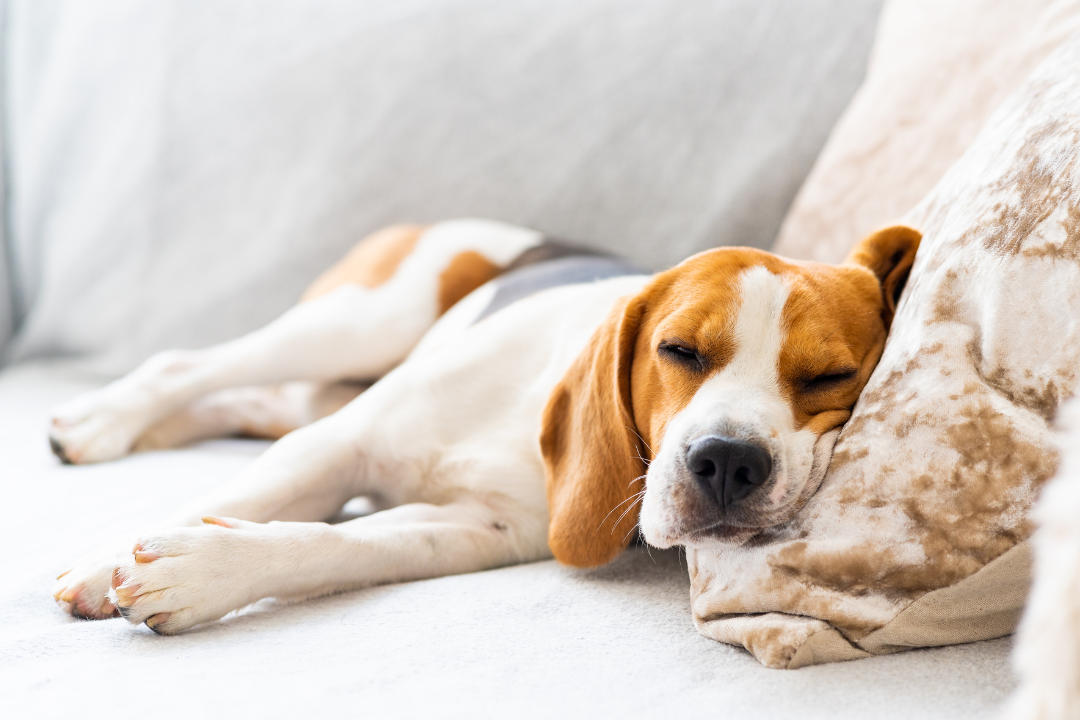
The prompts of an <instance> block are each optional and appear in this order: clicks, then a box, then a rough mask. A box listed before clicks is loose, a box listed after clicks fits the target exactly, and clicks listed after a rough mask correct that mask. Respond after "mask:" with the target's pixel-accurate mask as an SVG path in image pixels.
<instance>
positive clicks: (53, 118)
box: [7, 0, 880, 374]
mask: <svg viewBox="0 0 1080 720" xmlns="http://www.w3.org/2000/svg"><path fill="white" fill-rule="evenodd" d="M879 5H880V0H809V1H806V2H798V3H792V2H789V1H788V0H711V1H705V0H693V1H691V0H685V1H681V2H669V1H668V0H514V1H513V2H507V0H398V1H397V2H393V3H388V2H374V1H369V2H357V1H356V0H302V1H301V0H258V1H255V0H127V1H126V2H118V1H111V0H98V1H96V2H94V3H86V2H82V1H80V0H54V1H53V2H48V3H43V2H40V0H12V1H11V7H10V8H9V11H10V15H9V19H10V25H11V26H10V29H9V38H10V47H9V49H8V53H7V60H8V63H9V68H8V77H9V87H8V98H7V101H8V102H7V112H8V116H7V120H8V137H9V138H10V139H11V162H10V170H11V172H10V175H11V179H12V192H11V206H10V208H9V212H10V221H11V222H10V224H11V227H12V228H13V231H14V235H13V238H12V240H13V243H14V248H15V255H16V260H17V265H16V270H17V274H18V276H19V277H20V287H21V288H22V292H23V294H24V295H25V298H24V300H25V302H26V304H27V307H28V315H27V317H26V319H25V324H24V326H23V327H22V329H21V332H20V334H19V336H18V337H17V339H16V342H15V347H14V351H13V357H14V359H16V360H23V359H27V358H32V357H37V356H43V355H56V354H67V355H77V356H80V357H83V358H85V359H86V360H87V361H88V362H89V363H91V364H92V366H93V367H95V368H96V369H98V370H101V371H103V372H106V373H110V374H111V373H117V372H121V371H124V370H127V369H129V368H130V367H131V366H132V365H133V364H134V363H136V362H138V361H140V360H141V359H143V358H144V357H145V356H147V355H148V354H150V353H151V352H153V351H155V350H158V349H161V348H164V347H167V346H189V347H198V346H204V345H207V344H210V343H215V342H220V341H222V340H225V339H227V338H231V337H234V336H236V335H238V334H239V333H242V332H244V331H247V330H250V329H253V328H254V327H257V326H259V325H261V324H263V323H265V322H267V321H268V320H270V319H271V318H273V317H275V316H276V315H278V314H280V313H281V312H282V311H283V310H284V309H285V308H286V307H288V306H289V305H290V304H291V303H293V302H294V301H295V299H296V298H297V296H298V295H299V294H300V292H301V291H302V289H303V288H304V287H305V285H306V284H307V283H308V282H310V281H311V280H312V279H313V278H314V277H315V276H316V275H317V274H318V273H319V272H320V271H321V270H323V269H324V268H325V267H327V266H328V265H330V264H331V263H332V262H333V261H335V260H336V259H337V258H339V257H340V256H341V255H342V254H343V253H344V252H345V251H346V250H347V249H348V248H349V247H350V246H351V245H352V244H353V243H355V242H356V241H357V240H358V239H359V238H360V237H362V236H363V235H364V234H366V233H368V232H370V231H372V230H375V229H377V228H378V227H380V226H383V225H386V224H389V223H393V222H402V221H409V222H429V221H434V220H439V219H445V218H452V217H461V216H483V217H490V218H495V219H500V220H504V221H509V222H513V223H517V224H521V225H525V226H529V227H533V228H535V229H538V230H541V231H543V232H545V233H548V234H551V235H554V236H558V237H562V238H564V239H569V240H575V241H579V242H584V243H586V244H590V245H593V246H596V247H601V248H608V249H613V250H616V251H618V252H620V253H622V254H624V255H626V256H627V257H629V258H630V259H632V260H635V261H637V262H639V263H642V264H644V265H645V266H647V267H662V266H666V265H670V264H673V263H675V262H677V261H679V260H681V259H682V258H684V257H686V256H687V255H689V254H691V253H693V252H696V251H698V250H701V249H703V248H707V247H710V246H715V245H719V244H742V245H753V246H757V247H767V246H768V245H770V244H771V242H772V240H773V238H774V236H775V234H776V231H777V228H778V227H779V224H780V221H781V219H782V217H783V214H784V212H785V210H786V208H787V206H788V204H789V202H790V200H791V198H792V196H793V194H794V193H795V191H796V189H797V188H798V186H799V184H800V183H801V181H802V179H803V177H804V176H805V174H806V173H807V172H808V170H809V167H810V165H811V163H812V162H813V160H814V158H815V156H816V154H817V152H818V149H819V148H820V146H821V145H822V143H823V142H824V139H825V137H826V135H827V133H828V131H829V129H830V128H831V126H832V124H833V122H834V121H835V119H836V117H837V116H838V115H839V113H840V112H841V111H842V110H843V108H844V106H845V105H846V103H847V101H848V99H849V98H850V96H851V95H852V93H853V92H854V91H855V88H856V87H857V86H858V84H859V82H860V80H861V79H862V76H863V72H864V66H865V62H866V56H867V53H868V51H869V47H870V44H871V40H872V36H873V28H874V24H875V20H876V16H877V12H878V9H879Z"/></svg>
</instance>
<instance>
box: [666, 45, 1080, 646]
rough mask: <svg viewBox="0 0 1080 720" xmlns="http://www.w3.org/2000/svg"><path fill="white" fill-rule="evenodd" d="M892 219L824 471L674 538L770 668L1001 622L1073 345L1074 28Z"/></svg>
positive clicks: (734, 636) (1077, 68) (700, 591)
mask: <svg viewBox="0 0 1080 720" xmlns="http://www.w3.org/2000/svg"><path fill="white" fill-rule="evenodd" d="M904 220H905V221H906V222H907V223H909V224H911V225H913V226H914V227H917V228H920V229H921V230H922V231H923V232H924V237H923V244H922V246H921V248H920V250H919V255H918V257H917V259H916V263H915V266H914V267H913V269H912V274H911V279H910V280H909V282H908V286H907V288H906V289H905V291H904V296H903V298H902V299H901V304H900V306H899V308H898V312H897V315H896V319H895V321H894V324H893V328H892V331H891V333H890V336H889V340H888V343H887V345H886V348H885V351H884V354H883V355H882V359H881V362H880V364H879V365H878V367H877V369H876V370H875V371H874V374H873V375H872V376H871V378H870V381H869V383H868V384H867V386H866V389H865V391H864V392H863V394H862V397H861V398H860V399H859V402H858V404H857V405H856V407H855V410H854V413H853V415H852V418H851V420H850V422H848V424H847V425H846V426H845V427H844V429H843V431H842V433H841V434H840V438H839V440H838V442H837V445H836V450H835V453H834V455H833V459H832V463H831V465H830V468H829V471H828V473H827V475H826V477H825V480H824V482H823V483H822V486H821V489H820V490H819V491H818V493H817V494H816V495H815V496H814V497H813V498H812V499H811V500H810V501H809V502H808V503H807V505H806V506H805V507H804V508H803V510H802V511H801V512H800V514H799V515H798V516H797V518H796V519H795V520H794V521H792V522H791V523H789V524H787V525H785V526H781V527H778V528H774V529H771V530H769V531H766V532H763V533H761V534H759V536H757V537H756V538H754V539H753V540H752V541H751V542H750V543H747V544H746V545H744V546H741V547H738V548H730V549H727V550H725V551H723V552H715V551H705V550H696V551H695V550H690V551H688V553H687V557H688V560H689V565H690V573H691V579H692V590H691V593H692V603H693V612H694V617H695V620H696V622H697V623H698V627H699V628H700V630H701V631H702V632H703V633H704V634H706V635H708V636H710V637H713V638H716V639H718V640H722V641H725V642H731V643H738V644H742V645H744V646H745V647H746V648H747V649H748V650H750V651H751V652H752V653H753V654H754V655H755V656H756V657H757V658H758V659H759V660H761V661H762V662H763V663H765V664H767V665H770V666H773V667H798V666H800V665H805V664H810V663H815V662H823V661H829V660H842V659H849V658H853V657H861V656H864V655H866V654H868V653H873V654H876V653H888V652H894V651H896V650H900V649H904V648H907V647H918V646H925V645H940V644H950V643H957V642H963V641H969V640H978V639H984V638H988V637H995V636H1000V635H1003V634H1006V633H1008V632H1010V631H1011V630H1012V629H1013V627H1014V625H1015V622H1016V618H1017V616H1018V614H1019V609H1020V606H1021V605H1022V602H1023V598H1024V595H1025V591H1026V586H1027V582H1028V581H1027V577H1028V576H1027V573H1028V567H1029V564H1030V563H1029V556H1028V551H1027V549H1026V547H1025V545H1024V541H1025V540H1026V538H1027V537H1028V535H1029V532H1030V528H1029V526H1028V523H1027V521H1026V519H1025V518H1026V514H1027V511H1028V509H1029V508H1030V506H1031V504H1032V502H1033V500H1034V499H1035V496H1036V493H1037V491H1038V488H1039V486H1040V484H1041V483H1042V482H1043V481H1044V480H1045V479H1046V478H1048V477H1049V476H1050V475H1051V474H1052V473H1053V472H1054V470H1055V466H1056V462H1057V458H1056V453H1055V451H1054V449H1053V437H1052V433H1051V429H1050V426H1049V420H1050V418H1051V417H1052V416H1053V414H1054V411H1055V409H1056V407H1057V405H1058V403H1059V401H1060V399H1062V398H1064V397H1067V396H1068V395H1070V394H1071V393H1073V391H1074V389H1075V386H1076V377H1075V374H1074V369H1075V367H1076V363H1077V359H1078V358H1080V36H1078V37H1075V38H1074V39H1071V40H1069V41H1068V42H1067V43H1066V45H1065V46H1064V47H1062V48H1061V49H1060V50H1059V51H1057V52H1055V54H1054V55H1052V56H1051V57H1050V58H1049V59H1048V60H1047V61H1045V62H1044V63H1043V64H1042V65H1041V66H1040V68H1039V69H1038V70H1037V71H1036V72H1035V73H1034V74H1033V75H1032V77H1031V78H1030V79H1029V80H1028V81H1027V82H1026V83H1025V84H1024V86H1023V87H1022V89H1021V90H1020V91H1019V92H1018V93H1017V94H1015V95H1014V96H1012V97H1011V98H1010V99H1009V100H1008V101H1007V102H1006V103H1005V105H1004V106H1003V107H1002V108H1001V109H1000V110H998V111H997V112H996V113H995V114H994V115H993V117H992V118H991V120H990V122H989V123H988V125H987V127H986V128H985V129H984V130H983V132H982V133H980V134H979V136H978V138H977V139H976V140H975V142H974V143H973V144H972V146H971V147H970V148H969V149H968V151H967V152H966V153H965V154H964V156H963V157H962V158H961V159H960V160H959V161H958V162H957V163H956V164H955V165H954V166H953V167H952V168H951V169H950V170H949V171H948V173H947V174H946V175H945V177H944V178H943V179H942V180H941V182H939V183H938V185H937V186H936V187H935V188H934V190H933V191H932V192H931V193H930V194H929V195H928V196H927V197H926V198H925V199H924V200H923V201H922V202H921V203H919V205H918V206H917V207H916V208H915V209H913V210H912V212H910V213H909V214H908V215H907V216H906V217H905V218H904Z"/></svg>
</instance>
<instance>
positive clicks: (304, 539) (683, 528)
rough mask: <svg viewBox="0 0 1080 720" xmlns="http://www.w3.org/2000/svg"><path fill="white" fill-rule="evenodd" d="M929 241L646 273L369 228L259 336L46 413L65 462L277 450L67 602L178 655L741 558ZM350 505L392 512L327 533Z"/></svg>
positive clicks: (158, 364) (69, 581) (534, 248)
mask: <svg viewBox="0 0 1080 720" xmlns="http://www.w3.org/2000/svg"><path fill="white" fill-rule="evenodd" d="M919 240H920V234H919V233H918V232H916V231H914V230H912V229H910V228H906V227H899V226H898V227H891V228H888V229H885V230H881V231H879V232H876V233H874V234H873V235H871V236H870V237H868V238H867V239H865V240H864V241H863V242H862V243H861V244H859V246H858V247H856V249H855V250H854V251H853V252H852V254H851V256H850V257H849V259H848V261H847V262H846V263H844V264H843V265H839V266H828V265H820V264H814V263H804V262H793V261H789V260H784V259H782V258H779V257H776V256H774V255H771V254H769V253H766V252H762V251H759V250H753V249H747V248H721V249H717V250H709V251H706V252H703V253H700V254H698V255H695V256H693V257H691V258H690V259H689V260H686V261H685V262H683V263H682V264H680V265H678V266H676V267H675V268H673V269H671V270H667V271H665V272H661V273H659V274H656V275H653V276H648V275H645V274H642V273H641V272H640V271H638V270H636V269H634V268H633V267H631V266H629V265H628V264H626V263H624V262H621V261H619V260H617V259H614V258H611V257H606V256H600V255H597V254H595V253H588V252H586V251H580V250H575V249H573V248H570V247H568V246H564V245H561V244H557V243H552V242H549V241H546V240H545V239H544V238H543V237H542V236H541V235H540V234H539V233H536V232H532V231H529V230H524V229H520V228H516V227H511V226H508V225H504V224H501V223H496V222H490V221H481V220H459V221H452V222H444V223H439V224H435V225H431V226H427V227H413V226H401V227H393V228H389V229H387V230H383V231H381V232H379V233H376V234H375V235H373V236H371V237H370V238H368V239H366V240H365V241H363V242H362V243H360V245H358V246H357V247H356V248H355V249H354V250H353V251H352V252H351V253H350V254H349V255H348V256H347V257H346V258H345V259H344V260H342V261H341V263H339V264H338V265H336V266H335V267H333V268H331V269H330V270H329V271H328V272H327V273H326V274H324V275H323V276H322V277H320V278H319V279H318V280H317V281H316V282H315V284H314V285H313V286H312V287H311V288H310V289H309V290H308V291H307V293H306V294H305V295H304V297H303V301H302V302H301V303H300V304H299V305H297V306H296V307H294V308H293V309H291V310H289V311H288V312H287V313H285V314H284V315H283V316H282V317H281V318H279V319H278V320H276V321H274V322H272V323H271V324H270V325H268V326H266V327H265V328H263V329H261V330H258V331H256V332H254V333H251V334H250V335H247V336H245V337H242V338H240V339H238V340H234V341H232V342H228V343H225V344H223V345H220V346H217V347H212V348H208V349H205V350H197V351H172V352H166V353H162V354H160V355H157V356H154V357H153V358H151V359H150V360H148V361H147V362H146V363H144V364H143V365H142V366H141V367H139V368H138V369H137V370H135V371H134V372H132V373H131V374H130V375H128V376H127V377H124V378H122V379H120V380H118V381H116V382H114V383H112V384H111V385H108V386H106V387H105V388H103V389H101V390H98V391H95V392H91V393H88V394H86V395H84V396H81V397H78V398H76V399H75V400H74V401H72V402H70V403H69V404H67V405H65V406H64V407H62V408H60V409H59V410H58V411H57V412H56V413H55V416H54V419H53V421H52V428H51V435H50V440H51V443H52V447H53V449H54V451H55V452H56V454H57V455H58V456H59V457H60V458H61V459H62V460H64V461H65V462H71V463H90V462H99V461H103V460H111V459H114V458H118V457H121V456H122V455H124V454H126V453H128V452H130V451H132V450H139V449H147V448H160V447H172V446H176V445H180V444H183V443H187V442H191V441H193V440H196V439H200V438H205V437H210V436H220V435H230V434H244V435H250V436H258V437H270V438H281V439H280V441H279V442H277V443H275V444H274V445H273V446H272V447H270V449H269V450H267V451H266V452H265V453H264V454H263V455H262V456H261V457H259V458H258V459H257V460H256V461H255V462H253V463H252V464H251V465H250V466H249V467H248V469H247V470H246V471H244V472H243V473H242V474H241V475H240V476H239V477H237V478H236V479H234V480H232V481H231V482H229V483H228V484H226V485H224V486H223V487H221V488H219V489H218V490H217V491H216V492H213V493H211V494H210V495H209V496H208V497H205V498H203V499H201V500H199V501H197V502H194V503H191V504H190V505H188V506H187V507H184V508H182V509H180V510H179V511H178V512H177V513H176V514H174V515H173V516H172V517H171V518H170V519H169V520H168V521H167V522H165V523H163V524H162V525H160V526H158V527H155V528H150V529H148V530H146V531H145V532H144V533H142V534H141V535H139V536H138V537H121V538H117V539H116V540H115V542H113V543H111V544H109V545H108V546H107V547H104V548H102V549H101V550H100V551H99V552H97V553H93V554H91V555H89V556H87V557H85V558H83V559H82V560H80V561H78V562H77V563H75V564H74V565H73V566H72V568H71V569H69V570H68V571H67V572H65V573H63V574H62V575H61V576H60V578H59V579H58V581H57V585H56V588H55V598H56V600H57V601H58V602H59V604H60V606H61V607H62V608H63V609H64V610H65V611H67V612H70V613H71V614H73V615H76V616H78V617H86V618H103V617H109V616H112V615H115V614H117V613H119V614H120V615H123V616H124V617H126V618H127V619H128V620H130V621H131V622H133V623H142V622H145V623H146V624H147V625H148V626H149V627H151V628H153V629H154V631H155V632H158V633H163V634H173V633H178V632H181V631H183V630H186V629H187V628H190V627H191V626H193V625H196V624H198V623H202V622H207V621H210V620H215V619H217V618H220V617H222V616H223V615H225V614H226V613H228V612H229V611H231V610H234V609H237V608H240V607H243V606H245V605H247V604H249V603H251V602H254V601H255V600H258V599H260V598H264V597H269V596H273V597H278V598H288V599H300V598H308V597H313V596H318V595H324V594H327V593H332V592H336V591H340V590H345V589H349V588H358V587H363V586H367V585H374V584H378V583H388V582H397V581H404V580H415V579H419V578H429V577H435V576H439V575H447V574H452V573H465V572H473V571H477V570H484V569H487V568H494V567H498V566H501V565H507V564H510V563H521V562H529V561H533V560H540V559H543V558H547V557H550V556H551V555H554V556H555V557H556V558H557V559H559V560H560V561H562V562H564V563H567V564H570V565H575V566H580V567H586V566H595V565H600V564H602V563H605V562H607V561H609V560H611V559H612V558H614V557H615V556H616V555H617V554H618V553H619V552H620V551H621V550H623V549H624V548H625V547H626V545H627V544H628V543H629V541H630V539H631V536H632V535H633V534H634V531H635V529H636V528H640V532H641V534H642V536H643V537H644V539H645V541H646V542H648V543H649V544H651V545H654V546H656V547H661V548H664V547H670V546H672V545H690V546H695V547H717V548H719V547H725V546H731V545H733V544H739V543H742V542H745V541H746V540H748V539H749V538H750V537H751V536H753V535H754V534H755V533H756V532H758V531H759V530H760V529H761V528H765V527H769V526H772V525H776V524H778V523H783V522H784V521H786V520H787V519H789V518H790V517H792V515H793V514H794V513H796V512H797V511H798V509H799V508H800V507H801V506H802V505H803V504H804V503H805V502H806V500H807V499H808V498H809V497H810V496H811V495H812V494H813V493H814V492H815V490H816V489H817V487H818V484H819V483H820V482H821V479H822V476H823V475H824V472H825V470H826V468H827V465H828V462H829V458H830V456H831V452H832V447H833V443H834V442H835V439H836V436H837V434H838V432H839V428H840V426H841V425H842V424H843V423H844V422H845V421H846V420H847V418H848V416H849V414H850V412H851V409H852V406H853V405H854V404H855V401H856V399H857V398H858V397H859V392H860V390H861V389H862V387H863V385H864V384H865V383H866V381H867V378H868V377H869V375H870V373H871V371H872V370H873V369H874V366H875V365H876V363H877V361H878V358H879V357H880V355H881V352H882V348H883V346H884V343H885V336H886V332H887V329H888V327H889V323H890V321H891V319H892V314H893V311H894V309H895V305H896V301H897V298H898V297H899V294H900V291H901V289H902V288H903V285H904V282H905V280H906V277H907V273H908V270H909V269H910V267H911V264H912V262H913V260H914V257H915V252H916V250H917V248H918V245H919ZM375 378H379V379H378V381H377V382H374V383H373V384H371V381H372V380H373V379H375ZM357 496H368V497H371V498H373V499H374V500H375V502H376V503H377V504H378V505H379V506H380V507H384V508H386V509H383V510H381V511H379V512H375V513H373V514H371V515H368V516H365V517H360V518H358V519H353V520H350V521H347V522H341V523H338V524H327V523H325V522H322V521H324V520H326V519H327V518H331V517H332V516H334V515H335V513H337V512H338V511H339V510H340V509H341V508H342V506H343V505H344V504H345V503H346V502H347V501H349V500H350V499H351V498H355V497H357Z"/></svg>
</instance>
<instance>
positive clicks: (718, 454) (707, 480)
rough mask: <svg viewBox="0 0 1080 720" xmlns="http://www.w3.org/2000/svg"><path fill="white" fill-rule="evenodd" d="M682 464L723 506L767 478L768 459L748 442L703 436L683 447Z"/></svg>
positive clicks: (745, 493)
mask: <svg viewBox="0 0 1080 720" xmlns="http://www.w3.org/2000/svg"><path fill="white" fill-rule="evenodd" d="M686 465H687V467H689V468H690V472H692V473H694V477H696V478H697V481H698V482H699V483H700V484H701V487H702V489H704V490H705V492H706V493H707V494H709V495H712V496H713V497H715V498H716V502H718V503H720V507H722V508H724V509H727V508H729V507H731V506H732V504H734V503H736V502H738V501H739V500H742V499H743V498H744V497H746V496H747V495H749V494H750V493H751V491H752V490H753V489H754V488H756V487H758V486H759V485H761V484H762V483H764V482H765V481H766V480H768V479H769V473H771V472H772V458H771V457H770V456H769V453H768V452H766V451H765V450H763V449H762V448H760V447H758V446H757V445H752V444H750V443H748V442H743V441H741V440H734V439H732V438H726V437H720V436H719V435H707V436H705V437H702V438H698V439H697V440H695V441H693V442H692V443H690V446H689V447H687V448H686Z"/></svg>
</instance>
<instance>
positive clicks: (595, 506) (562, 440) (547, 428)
mask: <svg viewBox="0 0 1080 720" xmlns="http://www.w3.org/2000/svg"><path fill="white" fill-rule="evenodd" d="M643 311H644V300H643V299H642V298H640V297H638V298H629V299H623V300H620V301H619V302H618V303H617V304H616V306H615V307H614V308H613V309H612V311H611V313H610V314H609V315H608V317H607V319H606V320H604V323H603V324H602V325H601V326H600V327H599V328H598V329H597V331H596V332H595V333H593V336H592V339H590V340H589V344H588V346H587V347H586V348H585V350H584V351H583V352H582V353H581V355H579V356H578V358H577V360H575V361H574V364H573V365H571V366H570V369H569V370H568V371H567V372H566V375H565V376H564V377H563V379H562V381H561V382H559V384H558V385H556V386H555V389H554V391H552V393H551V397H550V398H549V399H548V404H547V407H546V408H545V410H544V417H543V427H542V430H541V433H540V449H541V451H542V452H543V455H544V469H545V473H546V475H547V494H548V509H549V510H550V513H551V524H550V525H549V526H548V545H549V546H550V547H551V551H552V553H554V554H555V557H556V559H558V560H559V561H560V562H563V563H566V564H567V565H575V566H577V567H595V566H596V565H602V564H604V563H606V562H608V561H609V560H612V559H614V558H615V556H616V555H618V554H619V553H620V552H621V551H622V550H623V549H625V548H626V546H627V545H628V544H629V542H630V536H631V533H632V532H633V530H634V527H635V526H636V525H637V520H638V507H637V498H636V497H635V496H636V494H637V493H638V491H640V490H643V489H644V487H645V483H644V477H643V476H644V474H645V463H644V461H642V459H641V457H642V456H641V447H640V446H639V443H638V437H637V431H636V428H635V425H634V415H633V412H632V411H631V408H630V365H631V363H632V361H633V354H634V344H635V342H636V340H637V332H638V326H639V325H640V322H641V315H642V313H643ZM635 479H636V480H637V482H635Z"/></svg>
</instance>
